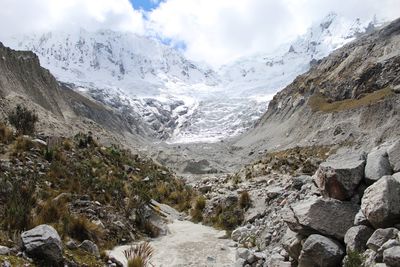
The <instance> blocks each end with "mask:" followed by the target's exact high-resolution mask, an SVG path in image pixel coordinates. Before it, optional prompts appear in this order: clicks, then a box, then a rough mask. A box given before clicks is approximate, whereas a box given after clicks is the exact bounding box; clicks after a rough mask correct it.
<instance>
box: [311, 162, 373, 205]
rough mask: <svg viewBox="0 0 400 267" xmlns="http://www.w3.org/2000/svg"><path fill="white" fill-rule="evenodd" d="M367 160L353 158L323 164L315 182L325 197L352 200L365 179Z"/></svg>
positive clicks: (315, 177)
mask: <svg viewBox="0 0 400 267" xmlns="http://www.w3.org/2000/svg"><path fill="white" fill-rule="evenodd" d="M364 166H365V160H363V159H362V158H361V157H360V156H351V157H345V158H341V159H336V160H332V161H327V162H323V163H321V165H320V166H319V168H318V170H317V172H316V174H315V176H314V180H315V183H316V184H317V186H318V188H319V189H320V190H321V193H322V194H323V195H324V196H327V197H332V198H335V199H339V200H346V199H349V198H351V197H352V196H353V195H354V193H355V190H356V188H357V187H358V185H359V184H360V182H361V180H362V179H363V178H364Z"/></svg>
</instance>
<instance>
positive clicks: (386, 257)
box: [383, 246, 400, 267]
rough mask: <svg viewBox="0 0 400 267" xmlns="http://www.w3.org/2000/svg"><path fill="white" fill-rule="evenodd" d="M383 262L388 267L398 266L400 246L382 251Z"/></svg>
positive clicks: (399, 262) (399, 265) (399, 263)
mask: <svg viewBox="0 0 400 267" xmlns="http://www.w3.org/2000/svg"><path fill="white" fill-rule="evenodd" d="M383 262H384V263H386V265H388V266H390V267H400V246H397V247H392V248H389V249H387V250H385V251H384V252H383Z"/></svg>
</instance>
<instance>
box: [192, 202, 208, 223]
mask: <svg viewBox="0 0 400 267" xmlns="http://www.w3.org/2000/svg"><path fill="white" fill-rule="evenodd" d="M205 207H206V199H205V198H204V197H203V196H199V197H198V198H197V199H196V202H195V204H194V208H193V209H192V210H191V211H190V215H191V216H192V219H193V220H194V221H195V222H201V221H202V220H203V210H204V208H205Z"/></svg>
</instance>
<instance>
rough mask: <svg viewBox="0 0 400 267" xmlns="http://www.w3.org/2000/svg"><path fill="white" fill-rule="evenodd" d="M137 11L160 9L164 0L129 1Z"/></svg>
mask: <svg viewBox="0 0 400 267" xmlns="http://www.w3.org/2000/svg"><path fill="white" fill-rule="evenodd" d="M129 1H130V2H131V4H132V6H133V8H135V9H142V10H144V11H151V10H152V9H155V8H157V7H158V5H159V4H160V2H162V0H129Z"/></svg>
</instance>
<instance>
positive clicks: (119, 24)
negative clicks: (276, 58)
mask: <svg viewBox="0 0 400 267" xmlns="http://www.w3.org/2000/svg"><path fill="white" fill-rule="evenodd" d="M149 1H154V2H160V5H159V6H158V7H157V8H156V9H155V10H153V11H152V12H150V13H147V14H145V17H146V18H148V21H147V20H146V19H144V18H143V17H144V16H143V13H142V12H144V11H140V10H135V9H134V8H133V7H132V5H131V4H130V2H129V0H0V6H1V9H0V38H2V37H5V36H9V35H13V34H19V33H26V32H32V31H48V30H57V29H61V30H68V29H74V28H79V27H83V28H86V29H89V30H95V29H99V28H109V29H113V30H123V31H132V32H136V33H140V34H146V33H147V34H154V33H156V34H158V35H161V36H163V37H166V38H170V39H172V42H173V43H174V42H175V43H182V42H184V43H185V44H186V48H187V49H186V51H185V53H186V56H188V57H189V58H191V59H194V60H199V61H205V62H207V63H210V64H213V65H220V64H222V63H225V62H229V61H231V60H234V59H237V58H238V57H241V56H246V55H250V54H253V53H257V52H265V51H271V50H272V49H273V48H275V47H276V46H277V45H278V44H280V43H282V42H285V41H287V40H289V39H291V38H293V37H294V36H296V35H298V34H300V33H303V32H304V31H305V30H306V28H307V27H309V26H310V24H311V23H312V22H313V21H317V20H320V19H321V18H322V17H324V16H326V15H327V14H328V13H329V12H330V11H335V12H337V13H339V14H340V15H343V16H346V17H348V18H351V19H354V18H355V17H362V18H366V17H372V16H373V15H374V14H377V15H378V16H380V17H382V16H385V17H387V18H390V19H393V18H395V17H397V16H400V0H379V1H377V0H164V1H160V0H149ZM0 41H1V39H0Z"/></svg>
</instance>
